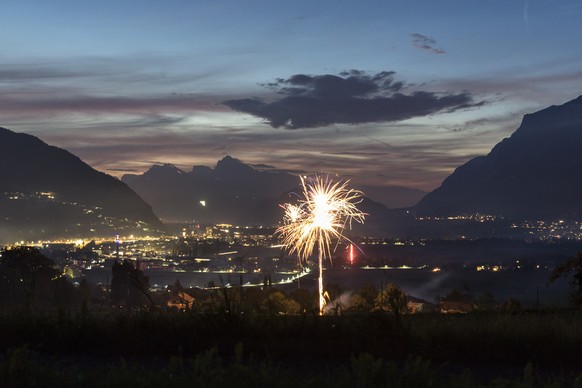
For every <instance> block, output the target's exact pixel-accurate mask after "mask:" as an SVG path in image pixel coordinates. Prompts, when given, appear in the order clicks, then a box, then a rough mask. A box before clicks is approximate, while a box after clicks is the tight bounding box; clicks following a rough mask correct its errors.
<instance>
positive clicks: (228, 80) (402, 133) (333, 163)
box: [0, 0, 582, 190]
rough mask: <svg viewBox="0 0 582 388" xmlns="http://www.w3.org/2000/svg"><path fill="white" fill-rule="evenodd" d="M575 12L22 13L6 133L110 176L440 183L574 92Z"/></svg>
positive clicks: (10, 30)
mask: <svg viewBox="0 0 582 388" xmlns="http://www.w3.org/2000/svg"><path fill="white" fill-rule="evenodd" d="M581 20H582V2H580V1H579V0H564V1H555V0H543V1H542V0H531V1H517V0H515V1H514V0H488V1H463V0H458V1H451V0H439V1H434V0H427V1H387V0H383V1H365V2H355V1H302V0H299V1H298V0H296V1H285V2H283V1H273V0H270V1H240V0H238V1H219V0H216V1H194V0H189V1H178V0H169V1H144V0H140V1H127V0H116V1H103V0H101V1H78V0H75V1H56V0H53V1H46V0H37V1H31V0H28V1H19V0H7V1H3V2H2V6H1V11H0V52H1V53H2V54H1V56H0V126H3V127H6V128H9V129H12V130H14V131H18V132H26V133H30V134H33V135H36V136H38V137H40V138H41V139H43V140H44V141H46V142H47V143H49V144H52V145H56V146H59V147H62V148H65V149H67V150H69V151H71V152H73V153H74V154H76V155H77V156H79V157H80V158H81V159H83V160H84V161H85V162H87V163H89V164H90V165H91V166H93V167H94V168H96V169H98V170H101V171H104V172H107V173H109V174H112V175H115V176H121V175H123V174H124V173H127V172H131V173H140V172H143V171H145V170H147V169H148V168H149V167H150V166H151V165H152V164H153V163H173V164H175V165H177V166H178V167H180V168H183V169H185V170H190V169H191V166H192V165H195V164H196V165H199V164H202V165H209V166H214V165H215V163H216V161H217V160H219V159H220V158H222V157H223V156H225V155H231V156H233V157H235V158H238V159H240V160H242V161H243V162H245V163H249V164H254V165H262V166H263V167H264V168H268V166H274V167H276V168H279V169H284V170H287V171H291V172H295V173H298V172H301V173H312V172H327V173H338V174H340V175H341V176H342V177H343V178H351V179H352V180H353V181H354V182H357V183H360V184H372V185H399V186H406V187H411V188H419V189H423V190H431V189H433V188H435V187H437V186H438V185H439V184H440V182H441V181H442V179H444V178H445V177H446V176H447V175H449V174H450V173H451V172H452V171H453V170H454V168H456V167H457V166H459V165H460V164H462V163H464V162H466V161H467V160H469V159H470V158H472V157H475V156H477V155H483V154H486V153H487V152H488V151H489V150H490V149H491V147H492V146H494V145H495V144H496V143H498V142H499V141H501V140H502V139H503V138H504V137H507V136H509V135H510V134H511V133H512V132H513V131H514V130H515V129H516V128H517V127H518V126H519V123H520V121H521V118H522V116H523V114H525V113H531V112H534V111H536V110H539V109H542V108H544V107H546V106H549V105H557V104H562V103H564V102H566V101H568V100H571V99H573V98H575V97H577V96H578V95H580V94H582V87H581V85H582V66H581V65H582V50H580V37H581V36H582V23H581V22H580V21H581Z"/></svg>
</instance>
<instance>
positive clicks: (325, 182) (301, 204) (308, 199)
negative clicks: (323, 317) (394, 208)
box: [276, 175, 366, 314]
mask: <svg viewBox="0 0 582 388" xmlns="http://www.w3.org/2000/svg"><path fill="white" fill-rule="evenodd" d="M348 183H349V181H338V182H333V181H332V180H331V179H329V177H328V176H325V177H322V176H318V175H315V176H314V177H312V178H310V179H307V180H306V179H305V178H303V177H301V186H302V188H303V196H302V197H300V198H299V201H298V203H297V204H296V205H295V204H291V203H286V204H284V205H281V207H282V208H283V209H284V210H285V215H284V217H283V226H281V227H279V228H278V229H277V232H276V233H277V234H279V235H280V236H281V240H282V243H283V245H284V246H285V247H286V248H287V249H288V250H289V252H290V253H296V254H297V257H298V259H299V261H300V262H306V261H307V260H308V259H309V257H310V256H311V254H312V253H313V250H314V249H315V248H316V247H317V250H318V264H319V312H320V314H321V313H322V312H323V307H324V305H325V298H324V297H323V265H322V264H323V259H325V258H329V259H331V252H332V244H333V243H335V246H337V245H338V244H339V243H340V242H342V241H347V242H351V241H350V240H349V239H348V238H347V237H345V236H344V235H343V232H344V230H345V229H346V228H348V229H351V227H352V222H353V221H356V222H359V223H363V222H364V218H365V216H366V214H365V213H362V212H361V211H359V210H358V208H357V207H356V205H357V204H359V203H360V202H361V201H362V198H363V193H362V192H361V191H359V190H352V189H348V188H347V185H348ZM334 248H335V247H334Z"/></svg>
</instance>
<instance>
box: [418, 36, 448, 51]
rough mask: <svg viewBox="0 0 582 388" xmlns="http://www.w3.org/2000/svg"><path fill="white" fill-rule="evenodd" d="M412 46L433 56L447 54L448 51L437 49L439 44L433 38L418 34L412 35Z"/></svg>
mask: <svg viewBox="0 0 582 388" xmlns="http://www.w3.org/2000/svg"><path fill="white" fill-rule="evenodd" d="M410 36H411V37H412V45H413V46H414V47H416V48H418V49H421V50H426V51H429V52H431V53H433V54H445V53H446V51H445V50H443V49H442V48H439V47H437V42H436V40H434V39H433V38H431V37H429V36H426V35H423V34H419V33H418V32H415V33H412V34H410Z"/></svg>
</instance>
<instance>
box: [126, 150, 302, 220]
mask: <svg viewBox="0 0 582 388" xmlns="http://www.w3.org/2000/svg"><path fill="white" fill-rule="evenodd" d="M121 179H122V181H123V182H125V183H127V184H128V185H129V186H130V187H131V188H132V189H134V190H135V191H136V192H137V193H138V194H139V195H140V196H142V198H144V200H146V201H147V202H148V203H150V204H151V205H152V206H153V208H154V209H155V211H156V214H158V215H159V216H160V217H161V218H162V219H163V220H166V221H175V222H183V221H192V220H196V221H198V222H205V223H220V222H222V223H235V224H244V223H249V222H254V221H257V220H260V219H261V218H262V217H261V216H260V215H259V214H257V213H256V211H257V212H258V211H260V210H258V205H259V204H261V203H262V202H263V201H265V200H267V199H269V198H273V197H276V196H279V195H280V194H281V193H283V192H284V191H285V190H290V189H292V188H294V187H296V186H297V184H298V182H299V179H298V178H297V177H296V176H294V175H291V174H288V173H285V172H278V171H269V170H264V171H261V170H258V169H255V168H253V167H251V166H249V165H246V164H244V163H243V162H241V161H240V160H238V159H235V158H232V157H230V156H226V157H224V158H223V159H221V160H220V161H218V163H217V164H216V167H215V168H210V167H206V166H194V167H193V168H192V170H191V171H190V172H185V171H182V170H180V169H179V168H177V167H175V166H173V165H171V164H165V165H154V166H152V167H151V168H150V169H149V170H148V171H146V172H145V173H144V174H142V175H131V174H126V175H124V176H123V177H122V178H121Z"/></svg>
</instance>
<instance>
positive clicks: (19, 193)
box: [0, 128, 162, 241]
mask: <svg viewBox="0 0 582 388" xmlns="http://www.w3.org/2000/svg"><path fill="white" fill-rule="evenodd" d="M0 177H1V179H0V241H15V240H21V239H23V240H38V239H42V238H55V237H73V236H83V237H87V236H103V235H115V234H116V233H119V232H130V231H136V232H138V231H141V232H143V231H146V232H147V231H154V230H157V229H159V228H161V227H162V224H161V222H160V220H159V219H158V218H157V217H156V215H155V214H154V213H153V211H152V208H151V206H150V205H148V204H147V203H145V202H144V201H143V200H142V199H141V198H140V197H139V196H138V195H137V194H136V193H135V192H134V191H133V190H131V189H130V188H129V187H128V186H127V185H126V184H124V183H123V182H121V181H119V180H118V179H116V178H113V177H112V176H109V175H107V174H104V173H102V172H99V171H97V170H94V169H93V168H91V167H90V166H89V165H87V164H86V163H84V162H83V161H81V160H80V159H79V158H78V157H76V156H75V155H73V154H71V153H70V152H68V151H65V150H63V149H61V148H57V147H54V146H50V145H48V144H46V143H44V142H43V141H41V140H40V139H38V138H36V137H34V136H31V135H28V134H24V133H16V132H13V131H10V130H8V129H6V128H0Z"/></svg>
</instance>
